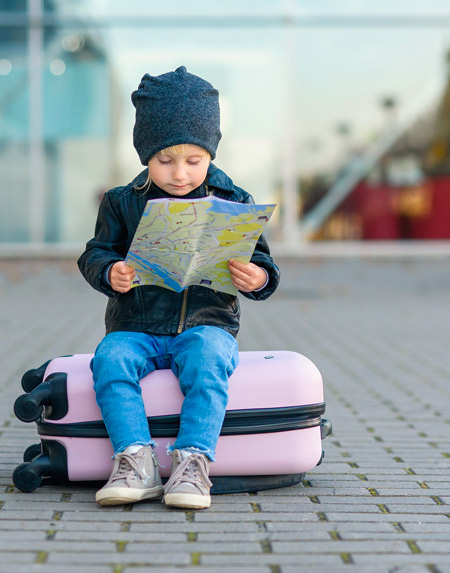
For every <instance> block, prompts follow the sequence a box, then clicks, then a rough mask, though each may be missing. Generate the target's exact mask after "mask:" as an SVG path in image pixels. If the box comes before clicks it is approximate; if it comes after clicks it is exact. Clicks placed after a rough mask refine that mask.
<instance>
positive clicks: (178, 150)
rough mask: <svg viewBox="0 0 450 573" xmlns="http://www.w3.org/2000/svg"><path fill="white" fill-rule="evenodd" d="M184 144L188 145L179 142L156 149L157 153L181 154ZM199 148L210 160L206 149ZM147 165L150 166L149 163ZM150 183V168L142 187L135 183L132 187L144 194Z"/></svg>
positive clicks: (184, 149)
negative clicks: (159, 149)
mask: <svg viewBox="0 0 450 573" xmlns="http://www.w3.org/2000/svg"><path fill="white" fill-rule="evenodd" d="M186 145H188V144H187V143H180V144H179V145H171V146H170V147H166V148H165V149H161V151H158V153H160V154H161V155H167V154H168V153H171V154H172V155H183V153H185V151H186ZM197 147H199V146H197ZM200 149H201V150H202V151H204V152H205V155H207V156H208V157H209V160H210V161H211V154H210V153H209V152H208V151H206V149H203V147H200ZM155 155H156V154H155ZM153 157H154V155H153ZM151 160H152V157H150V159H149V160H148V164H150V161H151ZM149 167H150V165H149ZM151 183H152V178H151V177H150V170H149V172H148V176H147V180H146V182H145V183H144V185H142V187H138V186H137V185H135V186H134V188H135V189H137V190H138V191H142V190H144V194H145V193H147V191H148V190H149V188H150V185H151Z"/></svg>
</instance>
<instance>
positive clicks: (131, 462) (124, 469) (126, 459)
mask: <svg viewBox="0 0 450 573" xmlns="http://www.w3.org/2000/svg"><path fill="white" fill-rule="evenodd" d="M118 456H120V458H119V467H118V468H117V471H116V473H115V474H114V476H112V477H111V480H110V481H111V482H114V481H118V480H121V479H126V478H134V477H135V474H134V473H133V475H130V474H131V473H132V472H133V470H134V471H135V472H136V473H137V474H138V475H139V477H140V478H142V479H143V480H144V479H146V478H148V477H149V476H148V475H146V473H145V472H144V471H143V469H142V468H141V467H139V463H138V462H137V461H136V459H135V458H134V457H133V456H132V455H131V454H125V453H123V452H122V453H120V454H118Z"/></svg>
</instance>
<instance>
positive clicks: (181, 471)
mask: <svg viewBox="0 0 450 573" xmlns="http://www.w3.org/2000/svg"><path fill="white" fill-rule="evenodd" d="M208 475H209V459H208V458H207V457H206V456H205V455H204V454H198V453H197V452H190V451H187V450H174V451H173V452H172V474H171V476H170V478H169V481H168V482H167V483H166V485H165V486H164V498H163V501H164V503H165V504H166V505H172V506H174V507H183V508H185V509H204V508H206V507H209V506H210V505H211V496H210V494H209V489H210V487H211V486H212V483H211V482H210V481H209V478H208Z"/></svg>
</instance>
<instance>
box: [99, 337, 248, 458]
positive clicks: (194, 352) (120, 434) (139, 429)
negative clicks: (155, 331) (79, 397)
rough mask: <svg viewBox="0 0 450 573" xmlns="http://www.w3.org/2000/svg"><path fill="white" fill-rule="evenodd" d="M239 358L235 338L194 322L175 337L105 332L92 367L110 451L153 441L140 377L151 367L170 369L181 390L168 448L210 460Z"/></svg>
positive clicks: (213, 455) (151, 368)
mask: <svg viewBox="0 0 450 573" xmlns="http://www.w3.org/2000/svg"><path fill="white" fill-rule="evenodd" d="M238 361H239V354H238V344H237V342H236V340H235V338H234V337H233V336H231V334H229V333H228V332H226V331H225V330H223V329H221V328H218V327H216V326H196V327H194V328H190V329H188V330H185V331H184V332H182V333H181V334H178V335H177V336H160V335H152V334H145V333H142V332H126V331H120V332H112V333H110V334H108V335H106V336H105V338H104V339H103V340H102V341H101V342H100V344H99V346H98V347H97V350H96V352H95V356H94V358H93V359H92V362H91V368H92V372H93V377H94V389H95V392H96V398H97V404H98V406H99V408H100V410H101V413H102V417H103V420H104V422H105V425H106V429H107V430H108V433H109V437H110V439H111V442H112V445H113V448H114V453H115V454H117V453H119V452H121V451H123V450H124V449H125V448H126V447H127V446H130V445H132V444H139V445H152V446H153V445H154V442H153V440H152V439H151V436H150V430H149V427H148V422H147V417H146V414H145V409H144V403H143V400H142V396H141V387H140V380H141V379H142V378H143V377H144V376H146V375H147V374H150V372H153V371H154V370H159V369H163V368H171V369H172V371H173V373H174V374H175V375H176V376H177V377H178V379H179V382H180V388H181V391H182V393H183V395H184V401H183V406H182V409H181V416H180V418H181V423H180V431H179V433H178V436H177V439H176V441H175V443H174V445H173V446H172V448H171V449H191V450H195V451H200V452H201V453H204V454H206V456H208V458H209V459H210V460H211V461H214V460H215V447H216V444H217V440H218V439H219V435H220V430H221V428H222V423H223V419H224V416H225V410H226V406H227V402H228V378H229V376H231V374H232V373H233V370H234V369H235V368H236V366H237V364H238ZM155 399H157V398H155Z"/></svg>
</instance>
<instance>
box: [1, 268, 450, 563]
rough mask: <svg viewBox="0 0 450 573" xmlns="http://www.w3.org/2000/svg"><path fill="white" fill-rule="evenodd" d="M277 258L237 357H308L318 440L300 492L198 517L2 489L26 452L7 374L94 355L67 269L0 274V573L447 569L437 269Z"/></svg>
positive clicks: (226, 498)
mask: <svg viewBox="0 0 450 573" xmlns="http://www.w3.org/2000/svg"><path fill="white" fill-rule="evenodd" d="M279 262H280V267H281V270H282V283H281V286H280V289H279V291H278V292H277V293H276V294H275V295H274V296H273V297H272V298H271V299H270V300H269V301H267V302H266V303H264V304H261V303H254V302H249V301H246V300H243V301H242V307H243V320H242V330H241V333H240V336H239V340H240V345H241V350H283V349H285V350H294V351H297V352H301V353H302V354H305V355H306V356H308V357H309V358H310V359H311V360H313V362H315V364H316V365H317V366H318V368H319V369H320V370H321V372H322V375H323V377H324V385H325V397H326V401H327V414H326V415H327V416H328V417H329V418H331V420H332V422H333V427H334V433H333V435H332V436H329V437H328V438H327V440H326V441H325V442H324V447H325V460H324V463H323V464H322V465H321V466H318V467H317V468H315V469H314V470H312V471H311V472H310V473H309V474H307V476H306V481H305V482H304V483H302V484H299V485H297V486H294V487H290V488H285V489H279V490H272V491H265V492H259V493H257V494H240V495H223V496H215V497H214V500H213V504H212V507H211V508H210V509H209V510H204V511H198V512H193V511H182V510H173V509H168V508H165V506H164V505H162V504H159V503H154V502H153V503H142V504H137V505H134V506H131V505H129V506H122V507H111V508H100V507H99V506H97V505H96V503H95V501H94V492H95V489H94V488H93V487H91V486H90V485H82V484H71V485H68V486H44V487H41V488H39V489H37V490H36V491H34V492H33V493H30V494H25V493H22V492H20V491H18V490H17V489H16V488H15V487H14V486H13V484H12V479H11V475H12V472H13V470H14V468H15V467H16V466H17V465H18V464H19V463H21V461H22V453H23V451H24V449H25V448H26V447H27V446H28V445H30V444H32V443H35V442H36V441H37V439H36V430H35V426H34V424H24V423H22V422H19V421H18V420H16V419H15V417H14V415H13V413H12V404H13V402H14V400H15V398H16V397H17V396H18V395H19V394H20V393H21V388H20V379H21V376H22V374H23V372H24V371H26V370H28V369H29V368H34V367H36V366H38V365H40V364H41V363H42V362H44V361H45V360H47V359H49V358H53V357H55V356H59V355H65V354H72V353H77V352H93V351H94V349H95V346H96V344H97V343H98V341H99V340H100V339H101V337H102V335H103V311H104V306H105V302H106V299H105V297H103V296H102V295H100V294H98V293H95V292H94V291H92V289H91V288H90V287H89V286H88V285H87V283H85V282H84V281H83V279H82V277H81V276H80V275H79V274H78V271H77V269H76V266H75V264H74V262H73V261H48V262H43V261H41V262H25V261H21V262H15V263H13V262H8V261H3V262H0V300H1V305H0V327H1V331H0V332H1V335H0V341H1V343H0V357H1V365H2V374H1V377H0V461H1V465H0V562H1V565H0V570H1V571H2V573H20V572H22V571H23V572H27V573H29V572H33V571H45V572H49V573H51V572H58V573H59V572H60V571H61V570H63V571H64V572H65V573H74V572H77V573H78V572H80V571H83V572H88V573H133V572H135V571H147V570H151V571H153V572H159V571H161V572H168V571H177V570H183V571H192V572H195V571H214V572H215V571H229V570H236V571H243V572H245V573H260V572H266V573H278V572H282V573H293V572H297V571H309V572H316V571H317V572H318V571H320V572H323V571H325V572H328V571H329V572H335V571H336V572H340V571H362V572H364V573H372V572H377V573H379V572H391V571H392V572H394V571H396V572H397V571H401V572H408V573H425V572H429V573H445V572H450V483H449V481H450V480H449V477H450V472H449V467H450V434H449V424H450V413H449V411H450V383H449V378H450V363H449V360H448V357H449V352H448V341H449V340H450V316H449V309H450V273H449V260H448V259H446V258H438V259H420V258H408V259H407V260H406V259H405V260H401V259H397V260H393V259H389V260H387V259H385V260H381V259H379V260H374V259H372V260H365V259H363V258H360V259H357V258H347V259H345V258H343V259H333V260H332V259H329V260H327V259H312V258H309V259H296V260H294V259H290V260H289V259H286V260H281V261H279Z"/></svg>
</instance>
